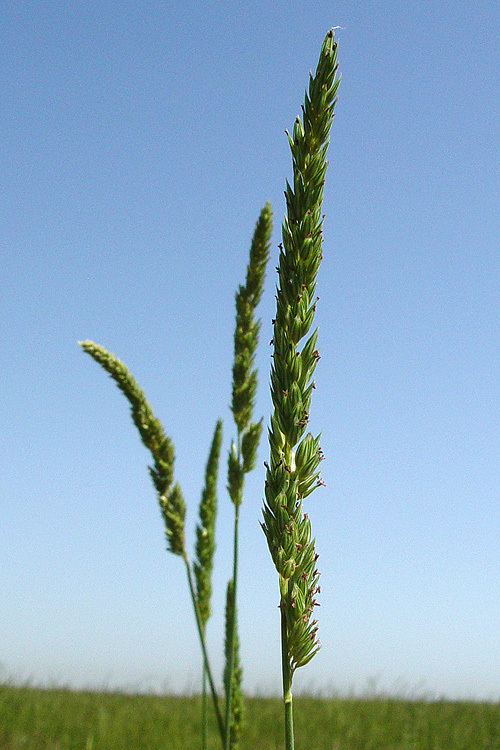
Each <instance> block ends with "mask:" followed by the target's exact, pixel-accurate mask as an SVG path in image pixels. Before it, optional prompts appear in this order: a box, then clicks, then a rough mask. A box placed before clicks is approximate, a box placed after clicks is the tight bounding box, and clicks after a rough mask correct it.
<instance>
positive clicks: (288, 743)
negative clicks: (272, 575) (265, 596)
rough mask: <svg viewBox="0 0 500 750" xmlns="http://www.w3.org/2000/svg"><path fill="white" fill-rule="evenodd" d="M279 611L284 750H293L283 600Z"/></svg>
mask: <svg viewBox="0 0 500 750" xmlns="http://www.w3.org/2000/svg"><path fill="white" fill-rule="evenodd" d="M280 611H281V671H282V676H283V701H284V704H285V750H294V747H295V744H294V738H293V697H292V676H293V674H292V670H291V668H290V658H289V655H288V634H287V627H286V612H285V604H284V602H283V600H282V601H281V606H280Z"/></svg>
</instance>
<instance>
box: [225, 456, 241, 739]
mask: <svg viewBox="0 0 500 750" xmlns="http://www.w3.org/2000/svg"><path fill="white" fill-rule="evenodd" d="M238 442H239V441H238ZM239 519H240V512H239V505H238V504H236V503H235V505H234V537H233V608H232V621H231V627H230V634H229V661H228V674H229V677H228V681H227V688H226V723H225V730H226V732H225V735H224V750H229V745H230V740H231V703H232V697H233V673H234V640H235V638H234V634H235V631H236V590H237V585H238V526H239Z"/></svg>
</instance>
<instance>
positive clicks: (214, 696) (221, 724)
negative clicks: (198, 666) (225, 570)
mask: <svg viewBox="0 0 500 750" xmlns="http://www.w3.org/2000/svg"><path fill="white" fill-rule="evenodd" d="M183 559H184V563H185V565H186V573H187V578H188V585H189V592H190V594H191V601H192V602H193V609H194V614H195V619H196V627H197V628H198V635H199V636H200V645H201V651H202V654H203V664H204V667H205V672H206V675H207V678H208V683H209V685H210V692H211V693H212V701H213V704H214V711H215V716H216V719H217V726H218V728H219V734H220V737H221V742H222V745H223V746H224V736H225V731H224V722H223V720H222V714H221V711H220V707H219V698H218V696H217V691H216V689H215V684H214V681H213V677H212V670H211V669H210V662H209V659H208V653H207V647H206V642H205V633H204V628H203V621H202V619H201V616H200V610H199V607H198V601H197V598H196V591H195V587H194V582H193V575H192V573H191V565H190V564H189V560H188V558H187V556H184V558H183Z"/></svg>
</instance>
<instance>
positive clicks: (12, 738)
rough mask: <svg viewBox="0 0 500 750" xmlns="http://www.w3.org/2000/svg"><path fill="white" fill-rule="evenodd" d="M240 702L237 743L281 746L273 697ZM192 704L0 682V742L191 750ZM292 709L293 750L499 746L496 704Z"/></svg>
mask: <svg viewBox="0 0 500 750" xmlns="http://www.w3.org/2000/svg"><path fill="white" fill-rule="evenodd" d="M246 705H247V728H246V732H245V738H244V741H243V743H242V746H241V750H250V749H251V750H278V749H281V748H282V747H283V741H282V726H281V718H282V707H281V703H280V701H279V700H278V699H275V698H249V699H247V702H246ZM199 709H200V706H199V698H198V697H196V696H194V697H177V696H156V695H126V694H122V693H112V692H108V693H97V692H84V691H78V692H77V691H71V690H64V689H60V688H59V689H50V690H40V689H35V688H31V687H14V686H13V685H0V750H196V749H197V748H198V747H199V745H200V743H199V715H200V710H199ZM295 710H296V747H297V749H298V750H497V749H498V750H500V705H498V704H489V703H468V702H446V701H436V702H421V701H409V700H397V699H388V698H371V699H341V698H335V699H324V698H306V697H303V698H300V697H299V698H297V699H296V707H295ZM209 747H210V750H212V748H213V749H214V750H215V749H216V748H218V747H219V742H218V737H217V734H216V731H215V726H212V728H211V737H210V745H209Z"/></svg>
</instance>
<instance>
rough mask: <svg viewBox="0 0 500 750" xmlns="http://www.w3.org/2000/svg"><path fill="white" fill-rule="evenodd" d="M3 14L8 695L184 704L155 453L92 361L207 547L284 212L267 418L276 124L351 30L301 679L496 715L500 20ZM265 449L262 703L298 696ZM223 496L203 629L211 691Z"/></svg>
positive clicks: (333, 13)
mask: <svg viewBox="0 0 500 750" xmlns="http://www.w3.org/2000/svg"><path fill="white" fill-rule="evenodd" d="M2 15H3V20H2V27H1V29H0V76H1V90H2V100H3V101H2V107H1V114H0V118H1V131H2V137H1V145H0V150H1V163H2V183H3V190H2V194H1V197H0V201H1V205H0V215H1V217H2V218H1V220H0V223H1V227H2V229H1V233H0V243H1V246H0V254H1V269H2V273H1V293H0V331H1V340H2V347H1V353H0V358H1V374H2V388H1V390H0V418H1V424H2V429H1V454H0V463H1V465H0V548H1V555H0V573H1V581H0V598H1V601H2V606H1V607H0V662H1V664H2V667H3V670H4V672H3V673H4V674H11V675H15V676H18V677H19V678H22V679H32V680H34V681H36V682H49V681H51V680H53V681H57V682H62V683H67V684H71V685H76V686H84V685H98V686H102V685H108V686H117V685H119V686H128V687H139V688H141V689H147V688H148V687H154V688H157V689H159V688H162V687H166V688H168V689H171V690H182V689H184V688H196V686H197V685H198V675H199V647H198V643H197V639H196V633H195V629H194V623H193V615H192V612H191V609H190V604H189V601H188V596H187V588H186V582H185V577H184V571H183V569H182V566H181V563H180V561H179V560H178V559H177V558H174V557H173V556H172V555H170V554H167V553H166V552H165V543H164V537H163V529H162V523H161V520H160V516H159V511H158V508H157V505H156V500H155V495H154V491H153V487H152V485H151V482H150V479H149V477H148V474H147V471H146V465H147V463H148V460H149V456H148V454H147V451H146V450H145V449H144V448H143V447H142V446H141V444H140V442H139V440H138V436H137V435H136V431H135V428H134V427H133V425H132V422H131V420H130V418H129V413H128V405H127V404H126V402H125V399H124V398H123V396H122V394H120V393H119V392H118V390H117V389H116V387H115V386H114V385H113V384H112V383H111V381H110V380H109V378H108V377H107V376H106V375H105V374H104V372H103V371H101V370H100V369H99V368H98V366H97V365H96V364H95V363H94V362H92V360H91V359H90V358H88V357H86V356H85V355H84V354H83V353H82V352H81V351H80V350H79V348H78V346H77V343H76V342H77V340H79V339H85V338H91V339H93V340H95V341H97V342H99V343H101V344H103V345H104V346H106V347H107V348H109V349H110V350H111V351H113V352H114V353H115V354H116V355H117V356H119V357H120V358H121V359H122V360H123V361H124V362H126V363H127V365H128V366H129V367H130V369H131V370H132V372H133V373H134V375H135V377H136V378H137V380H138V381H139V383H140V384H141V386H142V387H143V388H144V390H145V391H146V393H147V395H148V397H149V400H150V402H151V403H152V405H153V408H154V409H155V411H156V413H157V414H158V416H160V418H161V419H162V421H163V423H164V426H165V429H166V431H167V432H168V434H169V435H170V436H171V437H172V439H173V441H174V443H175V446H176V454H177V460H176V471H177V477H178V479H179V481H180V483H181V485H182V487H183V490H184V494H185V497H186V499H187V503H188V518H187V529H188V539H189V545H190V548H192V543H193V530H194V526H195V523H196V511H197V506H198V501H199V495H200V489H201V485H202V477H203V471H204V465H205V461H206V455H207V450H208V445H209V442H210V438H211V434H212V431H213V426H214V423H215V420H216V419H217V417H219V416H221V417H223V419H224V430H225V431H224V449H223V450H224V456H225V455H226V454H227V449H228V445H229V441H230V438H231V437H232V436H233V435H234V434H235V430H234V427H233V424H232V421H231V414H230V411H229V408H228V404H229V398H230V387H231V360H232V336H233V325H234V292H235V290H236V287H237V285H238V284H239V283H240V282H242V281H243V278H244V273H245V267H246V262H247V254H248V248H249V243H250V238H251V235H252V231H253V226H254V223H255V221H256V219H257V216H258V213H259V209H260V207H261V206H262V205H263V203H264V202H265V201H266V200H270V201H271V202H272V204H273V209H274V214H275V231H274V235H273V245H272V253H273V255H272V260H271V263H270V270H269V273H268V277H267V283H266V289H265V294H264V298H263V301H262V304H261V308H260V313H261V315H262V318H263V327H262V335H261V342H260V349H259V355H258V363H259V367H260V383H259V393H258V401H257V406H256V412H257V415H263V416H264V417H265V420H266V421H267V420H268V418H269V411H270V397H269V387H268V379H269V362H270V353H271V350H270V347H269V340H270V338H271V318H272V317H273V316H274V303H275V301H274V286H275V283H276V274H275V271H274V266H275V265H276V259H277V245H278V242H279V240H280V224H281V219H282V216H283V211H284V198H283V188H284V184H285V179H286V178H287V177H289V176H290V173H291V166H290V156H289V152H288V144H287V140H286V136H285V134H284V131H285V129H286V128H290V127H291V126H292V125H293V120H294V117H295V115H296V114H297V113H299V112H300V105H301V102H302V101H303V94H304V88H305V86H306V84H307V75H308V71H309V70H310V69H311V68H314V67H315V65H316V61H317V57H318V53H319V49H320V45H321V42H322V39H323V37H324V35H325V33H326V31H327V30H328V29H329V28H330V27H332V26H339V27H341V28H339V29H338V30H337V31H336V35H337V39H338V41H339V63H340V70H341V72H342V75H343V78H342V83H341V87H340V89H339V102H338V105H337V114H336V117H335V120H334V123H333V128H332V139H331V146H330V150H329V159H330V166H329V170H328V174H327V185H326V188H325V200H324V211H325V213H326V220H325V225H324V239H325V244H324V261H323V263H322V266H321V269H320V277H319V284H318V291H319V295H320V302H319V304H318V308H317V322H318V324H319V326H320V350H321V357H322V358H321V361H320V363H319V365H318V368H317V372H316V383H317V390H316V391H315V392H314V400H313V404H312V409H311V429H312V430H313V431H314V432H320V431H321V432H322V435H323V437H322V447H323V450H324V453H325V455H326V460H325V461H324V462H323V464H322V468H323V478H324V480H325V482H326V488H323V489H320V490H318V491H317V492H315V493H314V494H313V495H311V497H310V498H309V499H308V500H307V501H306V506H307V507H306V510H307V511H308V512H309V515H310V517H311V521H312V526H313V530H314V532H315V535H316V538H317V548H318V551H319V552H320V555H321V556H320V559H319V561H318V563H319V567H320V570H321V572H322V579H321V588H322V592H321V598H320V601H321V608H320V609H319V610H318V612H319V615H318V616H319V620H320V635H321V640H322V643H323V648H322V650H321V651H320V653H319V654H318V655H317V656H316V657H315V659H314V660H313V661H312V662H311V664H310V665H309V666H307V667H306V668H304V669H303V670H300V671H299V672H298V674H297V680H296V685H297V688H312V689H323V690H327V691H328V690H339V691H348V690H357V691H362V690H364V689H365V688H366V686H367V685H373V684H375V683H376V684H377V685H378V688H379V689H387V690H392V691H400V692H406V693H412V692H413V693H415V692H417V693H427V694H429V695H446V696H450V697H454V696H472V697H476V698H488V697H489V698H492V697H493V698H498V697H499V696H500V551H499V550H500V503H499V500H500V497H499V494H500V493H499V484H500V483H499V479H500V476H499V461H498V457H499V447H500V445H499V434H500V430H499V427H500V424H499V405H500V398H499V387H498V373H499V365H500V362H499V353H498V344H499V327H500V326H499V298H500V297H499V293H500V283H499V271H500V262H499V237H500V212H499V187H500V177H499V145H498V144H499V138H498V136H499V130H498V127H499V122H500V112H499V109H500V107H499V93H498V92H499V84H500V55H499V45H498V27H499V24H500V10H499V9H498V7H497V6H495V4H494V3H492V2H486V1H485V0H479V2H476V3H470V2H463V1H460V0H458V2H457V1H456V0H454V2H451V1H450V2H444V1H442V0H434V1H432V2H431V1H430V0H423V1H422V2H415V3H402V2H400V0H386V1H385V2H380V1H378V0H377V2H374V1H373V2H362V1H361V2H356V3H353V2H347V1H346V0H339V1H338V2H331V1H328V2H326V1H322V0H315V2H310V0H309V1H306V0H304V1H300V0H286V2H285V1H284V0H274V2H273V3H269V2H268V0H266V2H263V1H262V2H261V1H260V0H259V1H255V2H239V1H235V0H232V1H231V2H210V1H208V2H201V1H199V2H189V1H188V2H177V0H170V2H163V3H160V2H149V1H148V0H141V2H139V1H138V0H136V1H133V0H124V1H123V2H121V3H109V2H105V1H104V0H95V2H92V3H88V2H81V1H80V0H76V1H73V2H71V3H68V2H61V1H60V0H50V1H49V0H36V2H35V0H23V1H22V2H17V3H8V4H7V5H6V6H5V8H4V9H3V12H2ZM267 454H268V447H267V442H266V441H265V440H264V441H263V443H262V446H261V453H260V457H259V462H258V468H257V469H256V471H255V473H254V475H252V478H251V480H250V481H249V482H248V483H247V492H246V499H245V503H244V505H243V507H242V530H241V536H242V549H241V590H240V594H241V601H240V631H241V641H242V658H243V661H244V666H245V679H246V688H247V690H256V689H259V690H278V688H279V684H280V671H279V670H280V662H279V618H278V609H277V603H278V591H277V578H276V574H275V571H274V568H273V566H272V564H271V561H270V557H269V553H268V550H267V548H266V544H265V539H264V536H263V534H262V531H261V529H260V527H259V519H260V508H261V504H262V495H263V472H264V470H263V462H264V460H265V459H266V456H267ZM223 467H225V458H224V464H223ZM224 474H225V468H222V469H221V480H220V493H219V507H220V515H219V522H218V547H217V554H216V561H215V564H216V571H215V579H214V586H215V595H214V602H213V604H214V609H215V610H216V614H214V617H213V618H212V620H211V621H210V624H209V643H210V649H211V652H212V654H213V658H214V663H215V671H216V673H217V674H219V675H220V672H221V670H222V656H221V652H222V637H223V633H222V617H221V608H222V604H223V598H224V588H225V582H226V581H227V578H228V576H229V571H230V548H231V518H232V506H230V503H229V500H228V498H227V494H226V492H225V477H224Z"/></svg>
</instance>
